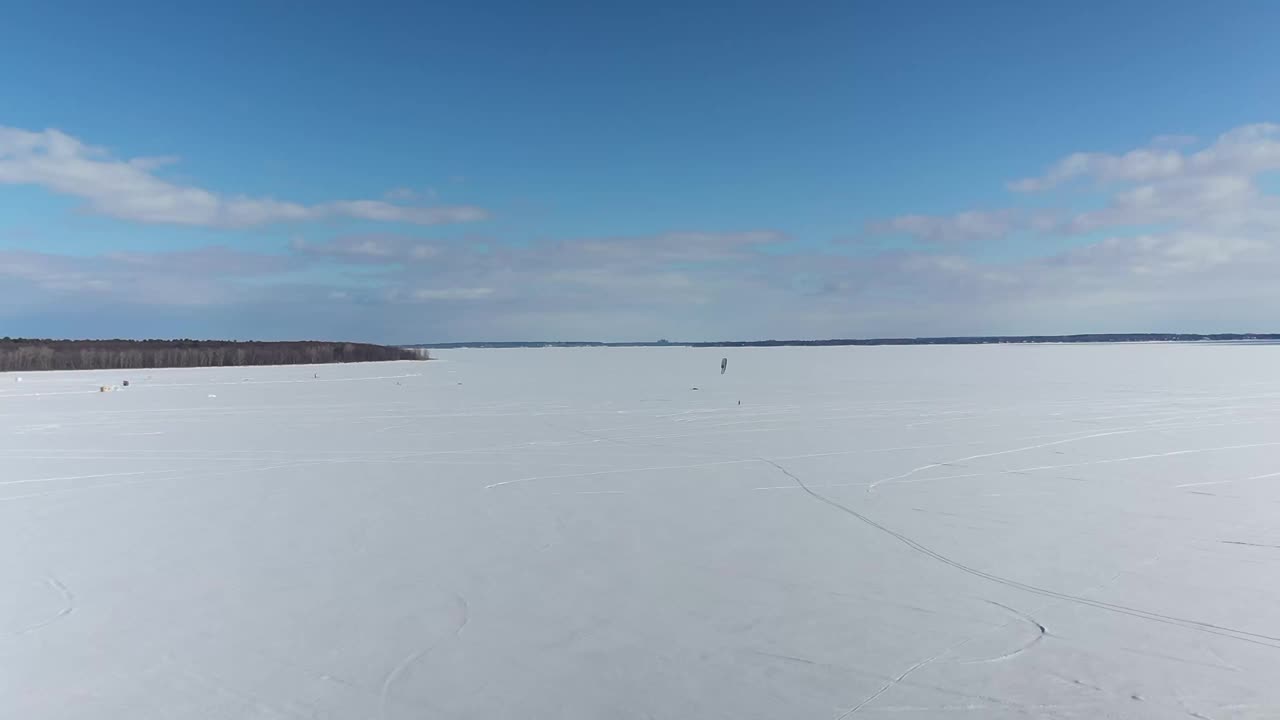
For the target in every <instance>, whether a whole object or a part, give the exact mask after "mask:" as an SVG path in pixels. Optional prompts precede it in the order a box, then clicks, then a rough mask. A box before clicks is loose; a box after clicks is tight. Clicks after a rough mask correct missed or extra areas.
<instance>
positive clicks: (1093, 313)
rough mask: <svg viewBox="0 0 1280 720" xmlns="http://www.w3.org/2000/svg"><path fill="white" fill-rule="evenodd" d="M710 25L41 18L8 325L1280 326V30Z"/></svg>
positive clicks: (93, 12)
mask: <svg viewBox="0 0 1280 720" xmlns="http://www.w3.org/2000/svg"><path fill="white" fill-rule="evenodd" d="M690 5H694V7H691V6H690ZM696 5H699V4H697V3H692V4H686V3H670V4H660V3H643V4H641V3H634V4H624V3H585V2H583V3H559V2H546V3H468V4H462V3H459V4H452V5H443V4H440V5H433V4H426V3H370V4H362V5H358V4H352V3H324V2H307V3H300V2H299V3H286V2H274V3H235V2H223V3H210V4H207V5H205V6H203V7H200V8H199V9H193V7H194V6H191V5H189V4H179V3H159V2H156V3H149V2H148V3H140V2H122V3H90V2H83V3H69V2H48V3H18V4H15V5H14V6H12V7H9V8H6V10H5V11H4V21H3V23H0V335H27V336H30V335H36V336H74V337H88V336H134V337H136V336H155V335H162V336H171V335H181V336H218V337H236V338H251V337H252V338H299V337H317V338H351V339H360V340H374V341H388V342H412V341H447V340H466V339H606V340H618V339H655V338H658V337H668V338H673V339H675V338H681V339H701V338H707V339H721V338H761V337H848V336H868V335H881V336H883V335H921V334H979V333H980V334H986V333H1040V332H1044V333H1059V332H1082V331H1156V330H1159V331H1164V330H1186V331H1218V330H1272V331H1276V330H1280V320H1276V319H1274V318H1275V316H1276V312H1275V311H1276V310H1278V309H1280V288H1276V287H1273V286H1276V285H1277V284H1276V283H1275V282H1274V278H1275V277H1277V273H1276V270H1280V253H1277V252H1276V239H1277V235H1276V233H1277V231H1278V230H1280V201H1278V200H1277V198H1276V196H1275V195H1274V194H1273V193H1274V192H1275V191H1277V190H1280V182H1277V179H1276V178H1277V176H1276V171H1277V170H1280V127H1276V126H1274V125H1272V124H1271V123H1273V122H1280V107H1277V104H1278V103H1280V100H1277V98H1278V97H1280V96H1278V95H1277V94H1276V91H1275V89H1276V88H1277V87H1280V43H1277V42H1276V41H1275V33H1274V29H1275V28H1276V27H1280V4H1276V3H1272V2H1265V1H1263V0H1256V1H1251V2H1246V1H1243V0H1235V1H1231V2H1224V3H1218V4H1209V3H1203V2H1160V3H1156V2H1119V3H1115V2H1110V3H1101V2H1084V3H1075V4H1071V5H1070V6H1068V5H1067V4H1064V3H1052V4H1050V3H1026V2H988V3H952V2H896V3H860V2H832V3H800V4H795V3H791V4H782V3H759V2H743V3H716V4H709V3H707V4H701V5H702V7H696Z"/></svg>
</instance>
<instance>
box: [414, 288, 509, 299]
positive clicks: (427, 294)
mask: <svg viewBox="0 0 1280 720" xmlns="http://www.w3.org/2000/svg"><path fill="white" fill-rule="evenodd" d="M490 295H493V288H487V287H474V288H470V287H469V288H419V289H417V290H414V291H413V292H412V293H411V297H412V298H413V299H414V300H419V301H431V300H483V299H484V298H487V297H489V296H490Z"/></svg>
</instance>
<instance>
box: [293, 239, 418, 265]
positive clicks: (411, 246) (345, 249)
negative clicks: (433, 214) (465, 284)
mask: <svg viewBox="0 0 1280 720" xmlns="http://www.w3.org/2000/svg"><path fill="white" fill-rule="evenodd" d="M290 246H291V247H292V248H293V249H294V250H296V251H298V252H301V253H305V254H309V255H325V256H330V257H335V258H345V259H348V260H353V261H356V262H366V263H382V264H392V263H400V262H422V261H424V260H429V259H431V258H433V257H435V256H436V255H439V254H440V252H441V250H440V248H438V247H436V246H434V245H431V244H428V243H425V242H423V241H421V240H416V239H414V238H411V237H405V236H401V235H390V234H382V235H341V236H338V237H335V238H332V239H330V240H327V241H325V242H322V243H315V244H313V243H308V242H306V241H305V240H302V239H295V240H294V241H293V242H291V243H290Z"/></svg>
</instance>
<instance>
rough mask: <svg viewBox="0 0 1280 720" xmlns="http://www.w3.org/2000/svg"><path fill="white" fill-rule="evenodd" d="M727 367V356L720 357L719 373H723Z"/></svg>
mask: <svg viewBox="0 0 1280 720" xmlns="http://www.w3.org/2000/svg"><path fill="white" fill-rule="evenodd" d="M728 367H729V358H720V374H721V375H723V374H724V371H725V369H726V368H728Z"/></svg>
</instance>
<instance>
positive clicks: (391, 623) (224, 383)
mask: <svg viewBox="0 0 1280 720" xmlns="http://www.w3.org/2000/svg"><path fill="white" fill-rule="evenodd" d="M440 356H441V357H440V359H439V360H438V361H435V362H430V363H387V364H369V365H351V366H322V367H318V368H317V367H281V368H234V369H216V370H152V371H112V372H77V373H27V374H25V375H24V376H23V382H21V383H18V382H17V381H16V377H15V376H13V375H0V717H4V718H23V719H24V720H46V719H58V720H64V719H66V720H70V719H77V720H79V719H86V720H87V719H89V718H93V719H95V720H96V719H100V718H129V719H130V720H145V719H152V718H154V719H161V718H163V719H165V720H172V719H174V718H213V719H218V720H221V719H228V720H230V719H235V720H243V719H246V718H253V719H267V718H375V719H379V720H383V719H406V718H426V717H435V718H569V719H588V718H590V719H594V718H735V719H740V718H768V719H770V720H773V719H776V718H814V719H822V718H825V719H830V720H834V719H836V718H940V717H981V718H1006V717H1009V718H1012V717H1019V718H1025V717H1048V718H1101V717H1115V718H1177V717H1194V718H1213V719H1214V720H1223V719H1225V718H1264V717H1272V718H1273V717H1278V716H1280V683H1277V682H1276V678H1277V677H1280V573H1278V572H1277V570H1278V569H1280V432H1277V430H1280V346H1261V347H1249V346H1238V345H1099V346H971V347H869V348H770V349H743V350H738V349H734V350H728V351H726V350H724V349H708V350H696V349H687V348H645V349H604V350H602V349H556V350H551V349H543V350H474V351H466V350H460V351H450V352H442V353H440ZM725 356H728V358H729V364H728V371H727V372H726V373H725V374H724V375H721V374H720V359H721V358H722V357H725ZM317 373H318V377H313V376H314V375H316V374H317ZM124 380H130V381H131V382H130V387H128V388H123V387H121V388H120V389H118V390H116V391H115V392H110V393H101V392H99V387H100V386H102V385H112V386H115V385H121V384H122V382H123V381H124ZM695 387H696V388H698V389H697V390H693V389H692V388H695ZM739 402H740V403H741V404H739Z"/></svg>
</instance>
